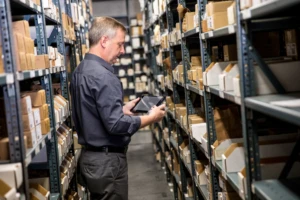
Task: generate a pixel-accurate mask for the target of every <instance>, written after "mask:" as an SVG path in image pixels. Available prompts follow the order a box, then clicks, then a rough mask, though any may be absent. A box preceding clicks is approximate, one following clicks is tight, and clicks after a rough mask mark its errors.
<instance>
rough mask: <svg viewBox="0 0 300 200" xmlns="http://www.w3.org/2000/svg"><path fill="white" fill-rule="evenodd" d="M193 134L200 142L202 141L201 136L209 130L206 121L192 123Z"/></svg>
mask: <svg viewBox="0 0 300 200" xmlns="http://www.w3.org/2000/svg"><path fill="white" fill-rule="evenodd" d="M191 130H192V135H193V138H195V139H196V140H197V141H198V142H200V143H201V142H202V141H201V138H202V137H203V135H204V134H205V133H206V132H207V129H206V123H201V124H192V125H191Z"/></svg>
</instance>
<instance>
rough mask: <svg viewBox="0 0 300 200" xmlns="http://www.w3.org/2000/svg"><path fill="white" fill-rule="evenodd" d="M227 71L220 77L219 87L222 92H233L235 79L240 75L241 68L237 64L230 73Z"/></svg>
mask: <svg viewBox="0 0 300 200" xmlns="http://www.w3.org/2000/svg"><path fill="white" fill-rule="evenodd" d="M226 69H227V68H226ZM226 69H225V70H224V71H223V73H222V74H220V75H219V85H220V90H221V91H231V90H233V89H234V88H233V78H234V77H236V76H238V75H239V67H238V65H237V64H235V65H233V67H232V68H231V69H230V71H226ZM228 69H229V68H228Z"/></svg>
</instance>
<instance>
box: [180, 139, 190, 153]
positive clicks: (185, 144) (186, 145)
mask: <svg viewBox="0 0 300 200" xmlns="http://www.w3.org/2000/svg"><path fill="white" fill-rule="evenodd" d="M178 148H179V149H180V154H181V156H182V157H183V153H184V151H188V150H189V140H188V139H184V140H183V142H182V143H181V144H180V145H179V146H178ZM186 148H187V149H186Z"/></svg>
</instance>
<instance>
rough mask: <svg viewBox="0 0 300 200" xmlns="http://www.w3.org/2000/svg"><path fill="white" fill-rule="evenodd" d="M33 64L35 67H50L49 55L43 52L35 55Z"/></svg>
mask: <svg viewBox="0 0 300 200" xmlns="http://www.w3.org/2000/svg"><path fill="white" fill-rule="evenodd" d="M35 64H36V68H37V69H48V68H50V61H49V56H48V55H45V54H43V55H37V56H35Z"/></svg>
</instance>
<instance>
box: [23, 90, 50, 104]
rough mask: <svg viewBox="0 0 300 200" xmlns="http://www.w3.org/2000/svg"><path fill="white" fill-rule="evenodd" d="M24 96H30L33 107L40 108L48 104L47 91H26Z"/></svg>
mask: <svg viewBox="0 0 300 200" xmlns="http://www.w3.org/2000/svg"><path fill="white" fill-rule="evenodd" d="M22 94H25V95H29V96H30V98H31V103H32V107H39V106H42V105H44V104H46V93H45V90H38V91H26V92H23V93H22Z"/></svg>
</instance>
